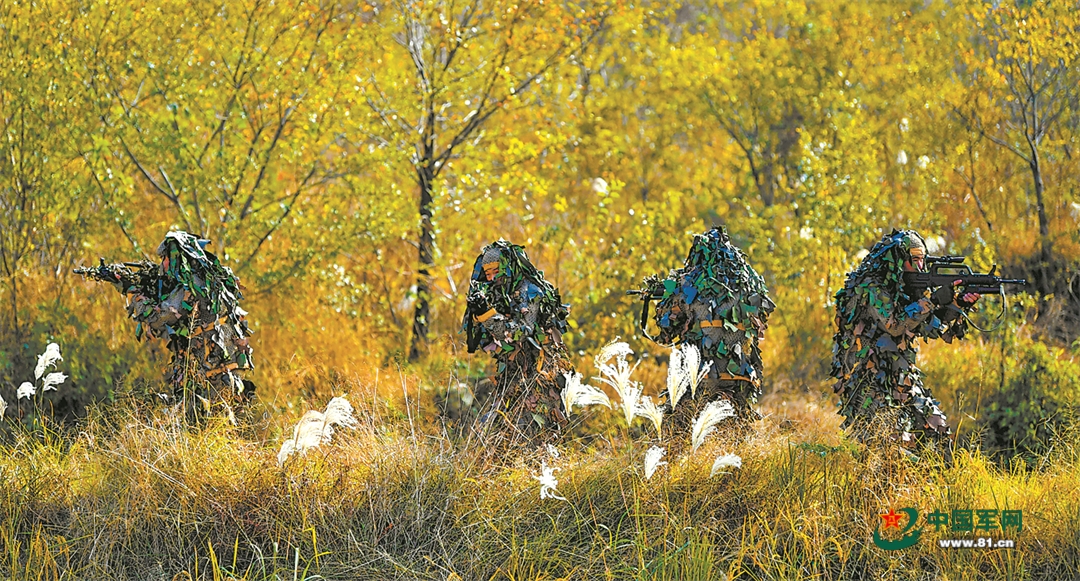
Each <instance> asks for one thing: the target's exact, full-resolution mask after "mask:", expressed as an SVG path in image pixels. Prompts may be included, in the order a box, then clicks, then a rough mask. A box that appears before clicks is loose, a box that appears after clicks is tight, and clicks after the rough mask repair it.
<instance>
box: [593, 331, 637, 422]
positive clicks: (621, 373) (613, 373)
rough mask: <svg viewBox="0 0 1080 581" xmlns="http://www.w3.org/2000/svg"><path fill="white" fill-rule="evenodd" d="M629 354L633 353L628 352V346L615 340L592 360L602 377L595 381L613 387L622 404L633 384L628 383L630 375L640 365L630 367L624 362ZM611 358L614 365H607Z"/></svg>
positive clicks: (635, 364)
mask: <svg viewBox="0 0 1080 581" xmlns="http://www.w3.org/2000/svg"><path fill="white" fill-rule="evenodd" d="M631 354H633V351H631V350H630V346H629V345H627V344H626V343H622V342H620V341H618V339H616V340H615V341H612V342H611V343H608V344H607V345H605V346H604V348H603V349H601V350H600V354H599V355H597V356H596V359H595V360H594V363H595V364H596V367H597V369H599V370H600V374H601V375H603V376H604V377H597V378H595V379H598V380H600V381H602V382H604V383H606V384H608V385H610V386H611V387H613V388H614V389H615V391H616V392H617V393H618V394H619V397H620V398H621V399H622V400H623V401H624V402H625V401H626V400H627V390H629V389H630V387H631V385H632V383H633V382H631V381H630V375H631V374H633V373H634V370H635V369H637V366H638V364H640V363H641V362H640V361H638V362H637V363H634V366H633V367H631V366H630V363H629V362H628V361H627V360H626V356H627V355H631ZM612 358H614V359H615V362H614V364H612V363H609V361H610V360H611V359H612ZM640 393H641V392H640V391H639V392H638V394H639V395H640ZM635 402H636V398H635ZM631 409H633V408H631Z"/></svg>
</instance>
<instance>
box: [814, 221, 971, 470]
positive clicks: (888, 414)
mask: <svg viewBox="0 0 1080 581" xmlns="http://www.w3.org/2000/svg"><path fill="white" fill-rule="evenodd" d="M925 260H926V245H925V243H924V242H923V239H922V237H921V236H919V234H918V233H916V232H914V231H911V230H901V231H897V230H894V231H893V232H892V233H890V234H887V235H886V236H884V237H883V238H882V239H881V241H880V242H878V243H877V244H875V245H874V247H873V248H871V249H870V252H869V254H867V255H866V257H865V258H864V259H863V261H862V263H861V264H860V265H859V266H858V268H856V269H855V270H854V271H853V272H851V273H849V274H848V276H847V281H846V282H845V283H844V288H842V289H840V290H839V291H838V292H837V293H836V325H837V332H836V336H835V337H834V338H833V363H832V374H831V375H832V377H834V378H835V379H836V380H837V382H836V385H835V387H834V390H835V391H836V393H837V394H839V396H840V410H839V411H840V414H841V415H843V416H844V417H845V418H846V419H845V420H844V423H843V425H842V427H844V428H848V427H850V428H852V431H853V433H854V435H855V436H856V437H857V438H858V439H859V440H860V441H863V442H869V441H872V440H874V439H876V437H877V436H878V434H877V433H876V430H875V425H874V424H875V422H874V420H875V419H877V421H878V422H884V426H885V427H886V429H887V432H888V430H890V429H891V430H895V431H894V432H892V433H886V434H885V436H886V439H889V440H898V441H899V442H900V443H901V444H902V445H903V447H904V449H911V448H916V447H918V446H920V445H928V444H930V445H933V444H940V445H942V448H943V451H944V452H945V453H946V454H947V453H948V451H949V449H950V443H951V440H950V434H951V431H950V429H949V425H948V423H946V419H945V414H944V413H942V411H941V408H940V407H938V401H937V400H935V399H934V397H933V396H932V395H931V394H930V390H928V389H927V388H926V387H924V386H923V382H922V372H920V371H919V368H918V367H916V366H915V355H916V350H915V340H916V339H918V338H919V337H922V338H924V339H936V338H941V339H944V340H945V341H946V342H952V340H953V338H957V339H960V338H963V336H964V334H965V332H966V331H967V322H966V318H965V317H964V316H962V312H963V311H967V310H970V309H971V308H972V306H973V305H974V304H975V301H977V300H978V299H979V295H978V294H975V293H965V294H964V295H963V296H961V297H959V298H957V297H955V296H954V294H955V290H954V289H955V288H956V287H955V286H947V287H941V288H940V289H938V291H936V292H934V293H933V294H931V293H930V292H929V291H926V290H923V291H921V292H918V293H916V292H915V291H914V290H913V289H911V288H907V287H906V286H905V284H904V278H903V277H904V272H914V271H922V270H924V268H925ZM916 294H917V295H918V296H914V295H916Z"/></svg>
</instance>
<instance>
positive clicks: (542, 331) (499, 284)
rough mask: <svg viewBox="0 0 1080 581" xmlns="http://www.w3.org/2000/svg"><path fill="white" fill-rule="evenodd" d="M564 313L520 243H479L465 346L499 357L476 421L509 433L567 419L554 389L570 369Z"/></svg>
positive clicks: (525, 433)
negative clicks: (481, 413)
mask: <svg viewBox="0 0 1080 581" xmlns="http://www.w3.org/2000/svg"><path fill="white" fill-rule="evenodd" d="M568 315H569V310H568V305H564V304H562V299H561V298H560V297H559V291H558V290H557V289H556V288H555V287H554V286H552V285H551V283H549V282H547V281H546V280H544V274H543V273H542V272H540V271H538V270H537V269H536V267H535V266H533V265H532V263H531V262H529V258H528V256H526V255H525V249H524V247H522V246H518V245H516V244H511V243H509V242H507V241H505V240H499V241H498V242H495V243H493V244H489V245H487V246H485V247H484V248H483V250H481V252H480V256H479V257H477V259H476V264H475V266H474V267H473V273H472V278H471V280H470V283H469V294H468V299H467V306H466V309H465V317H464V319H463V320H462V322H461V325H462V329H463V330H464V331H465V333H466V335H467V339H468V345H467V346H468V350H469V353H473V352H475V351H476V350H477V349H478V348H479V349H482V350H483V351H485V352H487V353H490V354H491V356H492V357H494V358H495V361H496V362H497V364H498V365H497V369H496V373H495V382H494V383H495V386H494V390H493V393H492V397H491V400H490V401H489V402H487V404H486V405H485V412H488V413H485V415H484V416H482V421H484V422H485V423H488V424H494V425H498V426H501V427H502V428H505V429H506V430H508V431H509V432H510V434H511V437H512V438H514V439H516V438H518V437H525V438H531V437H533V436H535V435H536V434H538V433H540V432H541V431H542V430H543V429H558V428H559V427H561V426H563V425H564V424H565V423H566V416H565V414H564V413H563V410H562V409H561V404H560V398H559V393H560V391H561V389H562V387H563V383H564V381H565V379H564V377H563V372H566V371H568V370H570V364H569V362H568V361H567V359H566V346H565V345H564V344H563V342H562V334H563V333H565V332H566V318H567V316H568ZM485 427H490V425H489V426H485ZM496 431H498V432H501V433H505V432H504V431H503V430H502V429H497V430H496Z"/></svg>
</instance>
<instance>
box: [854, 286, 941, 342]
mask: <svg viewBox="0 0 1080 581" xmlns="http://www.w3.org/2000/svg"><path fill="white" fill-rule="evenodd" d="M867 298H868V299H869V304H868V305H867V310H868V311H869V312H870V316H871V317H872V318H873V319H874V322H875V323H877V325H878V327H880V328H881V329H884V330H885V332H886V333H888V334H889V335H892V336H893V337H902V336H903V335H905V334H906V333H909V332H912V331H914V330H916V329H917V328H919V326H920V325H922V324H923V323H925V322H926V321H927V320H928V319H930V318H931V317H933V311H934V305H933V303H932V302H930V300H929V299H919V300H917V301H915V302H913V303H911V304H908V305H898V304H896V301H895V300H893V297H892V295H891V294H890V293H888V292H886V291H885V290H883V289H881V288H879V287H876V286H870V287H869V288H867ZM879 305H880V306H879Z"/></svg>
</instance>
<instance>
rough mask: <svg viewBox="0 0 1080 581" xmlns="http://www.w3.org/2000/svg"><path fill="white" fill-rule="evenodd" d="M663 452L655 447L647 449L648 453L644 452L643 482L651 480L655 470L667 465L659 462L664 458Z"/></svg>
mask: <svg viewBox="0 0 1080 581" xmlns="http://www.w3.org/2000/svg"><path fill="white" fill-rule="evenodd" d="M665 452H666V451H665V450H664V449H663V448H658V447H656V446H653V447H652V448H649V451H648V452H645V480H648V479H650V478H652V475H653V474H655V473H656V469H657V468H659V467H661V466H663V465H664V464H667V462H664V461H662V460H660V459H661V458H663V457H664V453H665Z"/></svg>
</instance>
